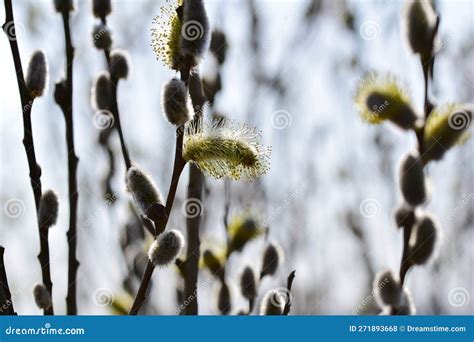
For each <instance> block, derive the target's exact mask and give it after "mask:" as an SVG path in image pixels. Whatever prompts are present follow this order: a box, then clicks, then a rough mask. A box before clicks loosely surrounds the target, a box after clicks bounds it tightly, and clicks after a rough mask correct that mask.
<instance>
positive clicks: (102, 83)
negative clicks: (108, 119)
mask: <svg viewBox="0 0 474 342" xmlns="http://www.w3.org/2000/svg"><path fill="white" fill-rule="evenodd" d="M111 101H112V84H111V81H110V77H109V73H108V72H106V71H104V72H101V73H100V74H99V76H97V78H96V79H95V82H94V87H93V88H92V106H93V107H94V108H96V109H98V110H110V108H111Z"/></svg>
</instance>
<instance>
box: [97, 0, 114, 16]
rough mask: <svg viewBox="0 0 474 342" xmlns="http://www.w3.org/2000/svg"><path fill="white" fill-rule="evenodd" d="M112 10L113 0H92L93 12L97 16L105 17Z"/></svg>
mask: <svg viewBox="0 0 474 342" xmlns="http://www.w3.org/2000/svg"><path fill="white" fill-rule="evenodd" d="M111 12H112V5H111V0H92V13H93V14H94V16H95V17H96V18H99V19H102V18H105V17H106V16H108V15H109V14H110V13H111Z"/></svg>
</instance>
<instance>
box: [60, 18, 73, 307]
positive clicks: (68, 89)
mask: <svg viewBox="0 0 474 342" xmlns="http://www.w3.org/2000/svg"><path fill="white" fill-rule="evenodd" d="M61 14H62V18H63V26H64V40H65V50H66V79H65V81H62V82H59V83H57V84H56V91H55V98H56V102H57V103H58V105H59V106H60V107H61V110H62V112H63V115H64V121H65V123H66V145H67V156H68V196H69V230H68V232H67V234H66V236H67V241H68V245H69V255H68V290H67V296H66V312H67V314H68V315H76V314H77V298H76V296H77V294H76V292H77V291H76V281H77V269H78V267H79V261H78V260H77V257H76V250H77V228H76V224H77V223H76V221H77V201H78V193H77V164H78V163H79V159H78V158H77V156H76V151H75V146H74V120H73V96H72V94H73V60H74V47H73V45H72V40H71V30H70V24H69V18H70V16H69V12H68V11H65V12H63V13H61Z"/></svg>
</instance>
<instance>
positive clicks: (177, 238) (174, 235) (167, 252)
mask: <svg viewBox="0 0 474 342" xmlns="http://www.w3.org/2000/svg"><path fill="white" fill-rule="evenodd" d="M183 247H184V237H183V234H181V232H180V231H179V230H176V229H172V230H170V231H168V232H165V233H163V234H161V235H160V236H159V237H158V238H157V239H156V240H155V241H153V243H152V244H151V246H150V249H149V250H148V258H149V259H150V261H151V262H152V263H153V264H154V265H155V266H161V267H164V266H167V265H169V264H171V263H173V262H174V261H175V260H176V258H177V257H178V256H179V254H180V253H181V250H182V249H183Z"/></svg>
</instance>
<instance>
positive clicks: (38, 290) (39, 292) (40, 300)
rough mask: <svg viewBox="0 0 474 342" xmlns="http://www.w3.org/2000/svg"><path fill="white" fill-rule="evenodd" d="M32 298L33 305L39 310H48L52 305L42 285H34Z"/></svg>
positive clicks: (49, 296) (46, 290)
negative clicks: (33, 299) (33, 300)
mask: <svg viewBox="0 0 474 342" xmlns="http://www.w3.org/2000/svg"><path fill="white" fill-rule="evenodd" d="M33 297H34V298H35V303H36V305H37V306H38V308H40V309H43V310H45V309H49V308H50V307H51V305H52V301H51V295H50V294H49V292H48V289H47V288H46V286H44V285H43V284H38V283H36V284H35V285H34V287H33Z"/></svg>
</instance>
